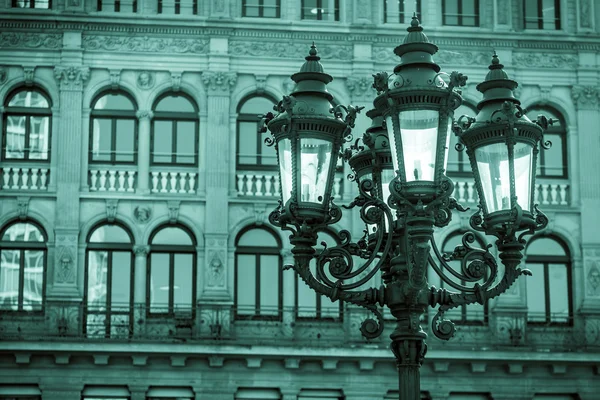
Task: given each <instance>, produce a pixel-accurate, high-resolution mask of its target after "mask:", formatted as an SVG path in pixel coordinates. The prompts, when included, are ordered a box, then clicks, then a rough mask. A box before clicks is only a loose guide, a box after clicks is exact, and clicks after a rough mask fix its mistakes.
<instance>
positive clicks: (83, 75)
mask: <svg viewBox="0 0 600 400" xmlns="http://www.w3.org/2000/svg"><path fill="white" fill-rule="evenodd" d="M89 77H90V69H89V68H88V67H78V66H58V67H55V68H54V78H56V80H57V81H58V82H60V84H61V89H71V90H81V89H83V83H84V82H85V81H87V80H88V78H89Z"/></svg>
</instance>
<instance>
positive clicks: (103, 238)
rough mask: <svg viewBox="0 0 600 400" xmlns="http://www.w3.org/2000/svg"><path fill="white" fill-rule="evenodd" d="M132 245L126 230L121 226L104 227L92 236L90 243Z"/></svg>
mask: <svg viewBox="0 0 600 400" xmlns="http://www.w3.org/2000/svg"><path fill="white" fill-rule="evenodd" d="M108 242H110V243H131V238H130V237H129V234H128V233H127V232H126V231H125V229H123V228H121V227H120V226H119V225H102V226H100V227H98V228H97V229H96V230H94V233H93V234H92V236H90V243H108Z"/></svg>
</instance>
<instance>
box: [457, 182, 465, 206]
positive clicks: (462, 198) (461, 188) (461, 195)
mask: <svg viewBox="0 0 600 400" xmlns="http://www.w3.org/2000/svg"><path fill="white" fill-rule="evenodd" d="M466 185H467V182H460V181H458V182H456V187H457V188H458V202H459V203H464V202H466V200H467V199H465V192H466V190H465V186H466Z"/></svg>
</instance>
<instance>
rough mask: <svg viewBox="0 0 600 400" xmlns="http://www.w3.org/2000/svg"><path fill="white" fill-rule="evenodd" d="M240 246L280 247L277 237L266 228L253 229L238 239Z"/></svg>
mask: <svg viewBox="0 0 600 400" xmlns="http://www.w3.org/2000/svg"><path fill="white" fill-rule="evenodd" d="M237 245H238V246H258V247H278V246H279V245H278V244H277V239H275V237H274V236H273V235H272V234H271V233H270V232H269V231H267V230H265V229H251V230H249V231H247V232H245V233H244V234H243V235H242V237H241V238H239V239H238V242H237Z"/></svg>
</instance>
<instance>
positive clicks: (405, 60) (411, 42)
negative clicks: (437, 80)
mask: <svg viewBox="0 0 600 400" xmlns="http://www.w3.org/2000/svg"><path fill="white" fill-rule="evenodd" d="M406 30H407V31H408V34H407V35H406V36H405V37H404V40H403V41H402V44H401V45H399V46H397V47H396V48H395V49H394V53H395V54H396V55H397V56H399V57H401V58H402V61H401V63H400V64H399V65H397V66H396V68H394V72H398V71H399V70H400V69H401V67H403V66H405V65H409V64H430V65H431V66H432V67H433V68H434V69H435V71H436V72H439V71H440V67H439V66H438V65H437V64H436V63H434V62H433V58H432V55H434V54H435V53H437V51H438V47H437V46H436V45H435V44H433V43H431V42H430V41H429V38H428V37H427V35H425V33H423V27H422V26H421V23H420V22H419V19H418V18H417V15H416V13H415V14H413V17H412V21H411V22H410V26H409V27H408V28H406Z"/></svg>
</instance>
